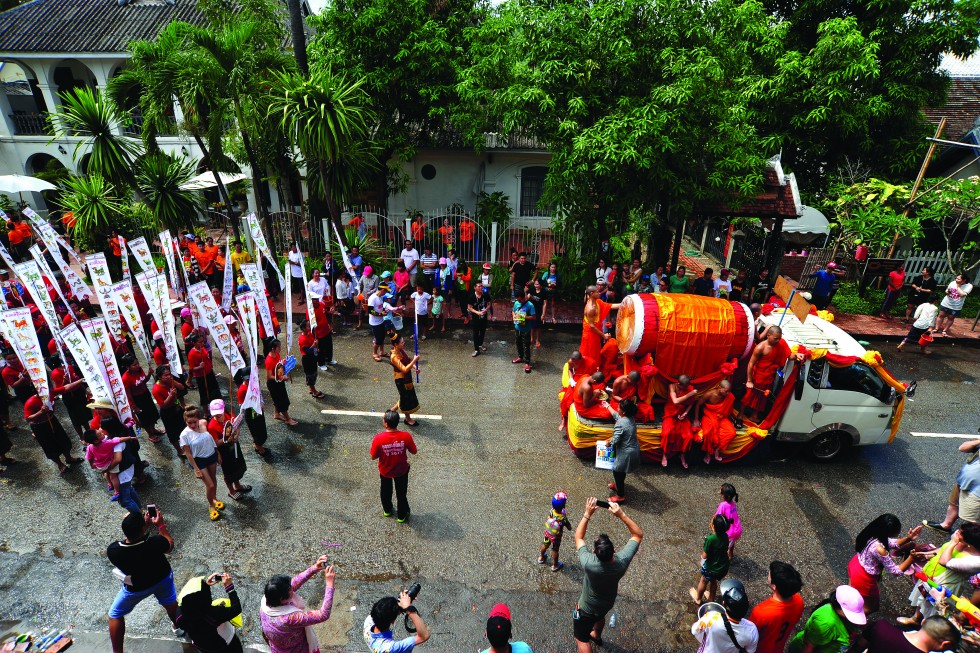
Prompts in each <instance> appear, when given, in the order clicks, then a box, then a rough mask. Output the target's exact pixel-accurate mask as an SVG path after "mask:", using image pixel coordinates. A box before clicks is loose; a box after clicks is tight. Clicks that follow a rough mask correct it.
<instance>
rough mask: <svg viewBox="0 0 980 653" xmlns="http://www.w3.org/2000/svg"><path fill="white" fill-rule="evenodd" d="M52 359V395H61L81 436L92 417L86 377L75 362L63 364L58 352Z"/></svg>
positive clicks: (69, 415)
mask: <svg viewBox="0 0 980 653" xmlns="http://www.w3.org/2000/svg"><path fill="white" fill-rule="evenodd" d="M50 361H51V396H52V397H57V396H59V395H60V396H61V401H62V402H64V404H65V410H67V411H68V417H69V419H70V420H71V423H72V424H73V425H74V426H75V431H76V432H77V433H78V435H79V436H81V435H82V432H83V431H84V430H85V425H86V424H88V423H89V420H91V419H92V410H91V409H90V408H89V407H88V406H87V405H86V404H88V390H87V389H86V388H87V385H86V384H85V378H84V377H83V376H82V373H81V372H80V371H79V369H78V367H77V366H76V365H75V364H74V363H68V364H67V365H65V364H63V363H62V361H61V356H60V355H58V354H55V355H54V356H52V357H51V358H50ZM4 392H6V391H4Z"/></svg>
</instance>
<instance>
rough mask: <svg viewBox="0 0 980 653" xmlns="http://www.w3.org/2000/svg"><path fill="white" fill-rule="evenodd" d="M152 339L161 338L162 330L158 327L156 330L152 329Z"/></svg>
mask: <svg viewBox="0 0 980 653" xmlns="http://www.w3.org/2000/svg"><path fill="white" fill-rule="evenodd" d="M153 339H154V340H163V331H161V330H160V329H157V330H156V331H154V332H153Z"/></svg>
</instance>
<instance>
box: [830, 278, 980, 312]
mask: <svg viewBox="0 0 980 653" xmlns="http://www.w3.org/2000/svg"><path fill="white" fill-rule="evenodd" d="M945 289H946V286H943V287H941V288H937V291H938V292H940V293H944V292H945ZM977 293H980V289H976V290H974V294H971V295H970V296H969V297H967V298H966V304H964V305H963V311H962V312H961V313H960V315H961V316H963V317H970V318H973V317H975V316H976V315H977V312H978V311H980V295H978V294H977ZM939 296H940V297H943V296H944V295H943V294H940V295H939ZM907 297H908V295H907V294H906V293H905V292H903V293H902V296H901V297H899V298H898V301H897V302H895V306H894V308H892V315H898V313H899V311H904V309H905V306H906V304H907V302H908V299H907ZM884 300H885V291H884V290H876V289H875V288H868V289H867V290H866V291H865V292H864V297H861V296H860V295H858V288H857V283H855V282H853V281H846V282H844V283H842V284H841V285H840V288H838V290H837V293H836V294H835V295H834V299H833V302H831V303H832V304H833V305H834V307H835V308H837V309H838V310H839V311H840V312H842V313H847V314H848V315H878V310H879V309H880V308H881V302H883V301H884Z"/></svg>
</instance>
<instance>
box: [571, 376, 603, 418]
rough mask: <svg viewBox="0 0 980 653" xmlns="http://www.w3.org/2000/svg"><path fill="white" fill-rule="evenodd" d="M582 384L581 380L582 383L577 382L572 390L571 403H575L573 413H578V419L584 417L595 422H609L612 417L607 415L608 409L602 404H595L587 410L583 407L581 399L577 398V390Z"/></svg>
mask: <svg viewBox="0 0 980 653" xmlns="http://www.w3.org/2000/svg"><path fill="white" fill-rule="evenodd" d="M584 382H585V379H582V381H579V382H578V383H577V384H576V385H575V388H574V389H572V397H573V399H572V401H573V402H574V403H575V412H576V413H578V416H579V417H586V418H588V419H595V420H611V419H612V415H611V414H610V413H609V409H608V408H606V407H605V406H603V405H602V404H600V403H595V404H592V405H591V406H589V407H588V408H586V407H585V404H584V403H583V402H582V397H580V396H579V388H580V387H582V385H583V384H584Z"/></svg>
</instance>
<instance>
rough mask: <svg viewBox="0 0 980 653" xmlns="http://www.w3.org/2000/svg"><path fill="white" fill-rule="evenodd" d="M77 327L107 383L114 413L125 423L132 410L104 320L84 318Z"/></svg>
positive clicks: (130, 416) (131, 417) (129, 417)
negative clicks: (93, 354)
mask: <svg viewBox="0 0 980 653" xmlns="http://www.w3.org/2000/svg"><path fill="white" fill-rule="evenodd" d="M78 328H80V329H81V330H82V333H83V334H84V335H85V339H86V340H88V346H89V347H91V348H92V351H93V352H94V353H95V362H96V364H97V365H98V366H99V369H100V370H102V371H103V373H104V374H105V378H106V381H108V383H109V392H110V393H111V397H110V399H112V403H113V405H114V406H115V407H116V415H118V416H119V421H120V422H122V423H123V424H125V423H126V422H128V421H129V420H131V419H133V410H132V409H131V408H130V407H129V397H128V396H127V395H126V388H125V386H124V385H123V382H122V374H121V373H120V372H119V365H118V364H117V363H116V356H115V354H114V353H113V351H112V342H111V341H110V338H109V329H108V327H107V326H106V321H105V320H104V319H102V318H101V317H98V318H95V319H93V320H84V321H82V322H79V323H78Z"/></svg>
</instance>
